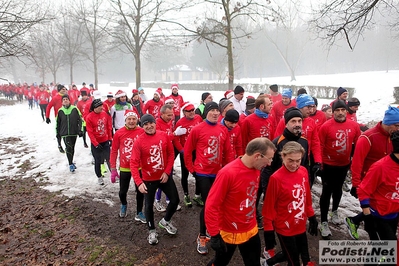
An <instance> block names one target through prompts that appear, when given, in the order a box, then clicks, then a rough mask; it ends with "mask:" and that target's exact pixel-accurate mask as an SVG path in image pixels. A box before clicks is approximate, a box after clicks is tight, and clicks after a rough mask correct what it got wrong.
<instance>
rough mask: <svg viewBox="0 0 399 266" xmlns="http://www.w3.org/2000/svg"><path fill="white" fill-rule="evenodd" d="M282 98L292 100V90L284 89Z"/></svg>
mask: <svg viewBox="0 0 399 266" xmlns="http://www.w3.org/2000/svg"><path fill="white" fill-rule="evenodd" d="M281 96H283V97H287V98H290V99H291V97H292V90H291V88H284V89H283V91H282V92H281Z"/></svg>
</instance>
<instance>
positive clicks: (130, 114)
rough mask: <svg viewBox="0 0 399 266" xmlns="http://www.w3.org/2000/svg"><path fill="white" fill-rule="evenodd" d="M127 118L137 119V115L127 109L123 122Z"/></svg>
mask: <svg viewBox="0 0 399 266" xmlns="http://www.w3.org/2000/svg"><path fill="white" fill-rule="evenodd" d="M129 116H134V117H136V118H138V116H137V114H136V113H135V112H134V111H133V110H130V109H127V110H125V120H126V118H128V117H129Z"/></svg>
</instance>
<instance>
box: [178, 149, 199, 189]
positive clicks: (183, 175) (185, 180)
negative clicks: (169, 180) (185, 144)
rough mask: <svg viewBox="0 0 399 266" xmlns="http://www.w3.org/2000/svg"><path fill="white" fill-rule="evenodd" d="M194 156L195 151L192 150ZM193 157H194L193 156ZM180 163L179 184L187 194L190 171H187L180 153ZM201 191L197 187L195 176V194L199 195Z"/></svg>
mask: <svg viewBox="0 0 399 266" xmlns="http://www.w3.org/2000/svg"><path fill="white" fill-rule="evenodd" d="M193 156H195V151H194V152H193ZM194 158H195V157H194ZM180 165H181V186H182V188H183V191H184V195H188V194H189V193H188V176H189V174H190V172H189V171H188V169H187V167H186V164H185V163H184V155H183V154H181V153H180ZM200 194H201V192H200V190H199V187H198V182H197V178H196V179H195V195H200Z"/></svg>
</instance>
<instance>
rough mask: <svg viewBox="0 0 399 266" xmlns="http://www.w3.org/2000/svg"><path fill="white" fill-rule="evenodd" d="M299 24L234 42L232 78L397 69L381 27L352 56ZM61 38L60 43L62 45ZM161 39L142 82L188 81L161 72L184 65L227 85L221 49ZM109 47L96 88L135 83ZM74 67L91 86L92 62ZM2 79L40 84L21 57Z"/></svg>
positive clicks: (65, 78) (62, 75)
mask: <svg viewBox="0 0 399 266" xmlns="http://www.w3.org/2000/svg"><path fill="white" fill-rule="evenodd" d="M241 22H242V21H241ZM236 23H237V22H236ZM238 23H240V22H238ZM299 24H300V23H297V25H296V26H295V27H292V28H289V27H288V28H283V27H278V26H276V25H262V29H259V30H258V29H251V34H250V36H248V37H246V38H241V39H239V40H236V41H233V47H234V68H235V76H234V78H235V79H242V78H259V81H260V82H262V78H266V77H277V76H290V75H291V78H293V77H295V76H296V75H311V74H312V75H316V74H335V73H348V72H359V71H389V70H397V69H399V49H398V48H399V40H398V39H395V38H394V37H393V36H392V33H391V32H389V29H387V28H385V27H382V26H381V27H378V25H374V27H372V28H371V29H370V30H368V31H366V32H365V33H364V34H363V35H361V36H360V38H359V40H358V41H357V43H356V46H355V49H354V50H353V51H352V50H351V49H350V48H349V47H348V45H347V43H346V42H345V41H343V40H340V41H336V42H335V43H334V45H333V46H326V43H325V42H323V41H322V40H320V39H317V38H316V37H315V36H314V35H312V33H311V32H310V31H309V29H308V28H307V27H308V26H307V25H306V23H303V25H305V26H298V25H299ZM379 24H380V25H384V20H383V18H381V19H380V20H379ZM114 34H115V32H114ZM171 35H173V33H171ZM60 38H61V39H59V41H61V43H63V42H64V43H65V40H63V39H62V37H60ZM74 38H75V37H74ZM76 38H78V37H76ZM42 39H43V41H44V42H47V40H49V39H48V37H42ZM164 40H165V41H164V42H162V41H161V42H159V41H158V42H148V44H146V45H145V46H144V48H143V51H142V55H141V65H142V70H141V82H143V83H145V82H150V81H155V82H183V81H188V80H187V78H169V79H165V73H167V72H170V71H172V69H176V66H180V65H186V66H187V67H188V68H190V69H192V70H199V71H207V72H211V73H213V74H214V76H213V80H216V81H218V82H223V83H225V82H227V76H228V70H227V56H226V50H225V49H222V48H220V47H219V46H216V45H212V44H211V43H209V42H204V41H201V40H198V39H197V40H196V39H193V38H191V39H190V38H187V39H186V40H182V38H179V39H176V40H175V41H173V36H172V37H171V38H170V39H169V40H167V39H164ZM112 42H113V41H112V39H111V41H110V43H111V45H109V46H108V50H107V51H105V52H104V56H103V57H102V58H101V60H99V61H98V83H100V84H101V83H110V82H129V83H133V82H135V79H136V78H135V60H134V58H133V55H132V54H131V53H129V52H126V49H124V48H121V46H120V45H116V44H115V45H114V46H113V45H112ZM115 43H116V42H115ZM283 58H284V59H285V60H283ZM63 60H66V59H63ZM60 65H61V67H59V69H58V70H57V74H56V76H57V80H56V82H59V83H63V84H69V83H70V82H71V81H70V73H69V72H70V67H69V65H68V63H66V64H64V65H63V64H60ZM73 67H74V69H73V82H74V83H75V84H81V83H82V82H86V83H87V84H89V83H94V76H93V73H94V71H93V64H92V62H90V61H89V60H87V59H85V58H84V57H83V56H82V57H81V58H80V60H77V62H76V63H74V64H73ZM162 73H163V74H164V76H163V75H162ZM0 77H3V78H7V79H9V80H10V81H12V82H15V83H19V82H27V83H32V82H37V83H39V82H41V81H43V80H42V78H41V74H40V73H39V71H38V69H37V67H35V66H34V65H33V64H31V63H29V62H28V60H27V59H25V58H24V57H18V58H15V57H7V58H3V59H2V62H1V66H0ZM51 81H53V75H52V74H51V73H50V72H49V71H46V73H45V80H44V82H45V83H50V82H51ZM287 82H289V80H287Z"/></svg>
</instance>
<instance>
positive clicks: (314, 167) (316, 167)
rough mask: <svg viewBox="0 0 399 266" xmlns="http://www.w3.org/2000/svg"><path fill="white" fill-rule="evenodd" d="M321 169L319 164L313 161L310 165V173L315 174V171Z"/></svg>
mask: <svg viewBox="0 0 399 266" xmlns="http://www.w3.org/2000/svg"><path fill="white" fill-rule="evenodd" d="M320 170H321V164H320V163H315V164H314V165H313V167H312V173H313V174H314V175H316V174H317V172H319V171H320Z"/></svg>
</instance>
